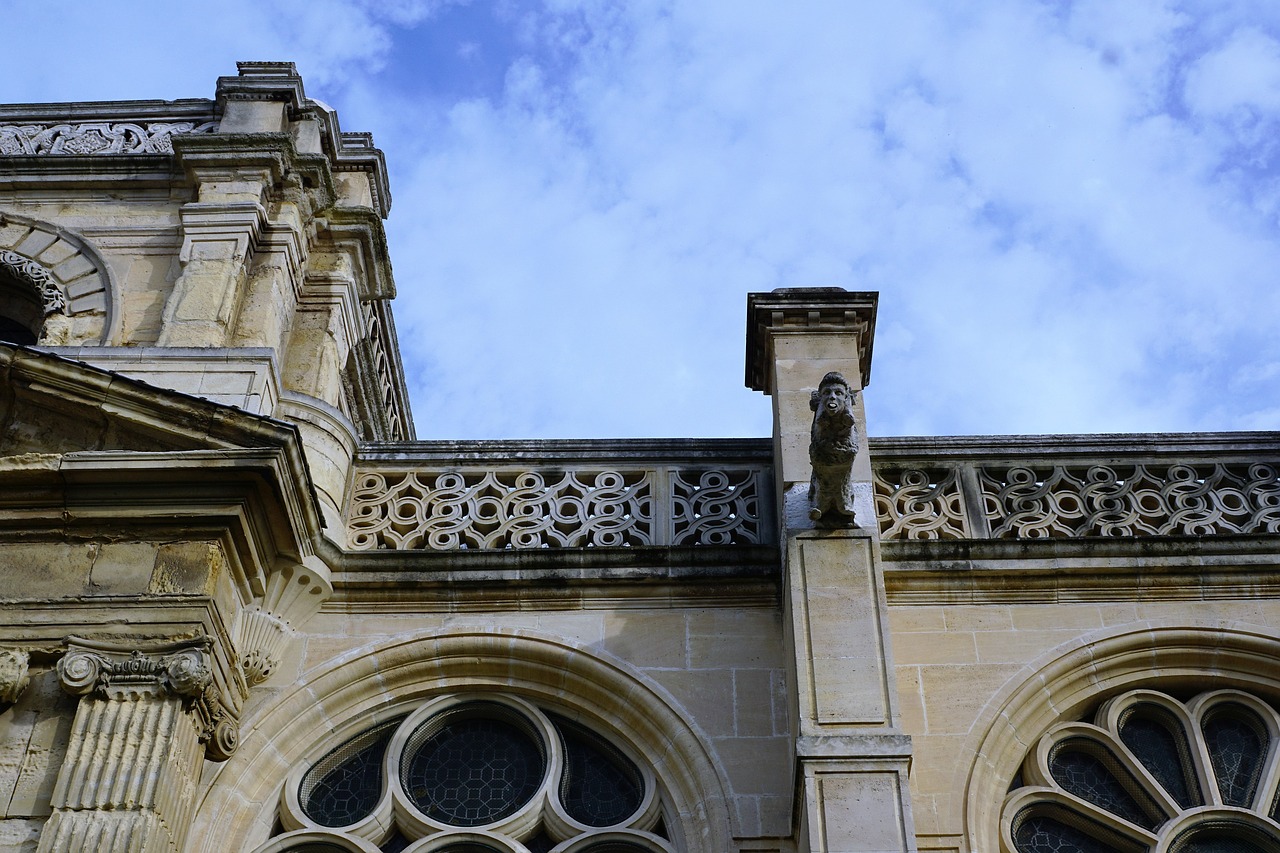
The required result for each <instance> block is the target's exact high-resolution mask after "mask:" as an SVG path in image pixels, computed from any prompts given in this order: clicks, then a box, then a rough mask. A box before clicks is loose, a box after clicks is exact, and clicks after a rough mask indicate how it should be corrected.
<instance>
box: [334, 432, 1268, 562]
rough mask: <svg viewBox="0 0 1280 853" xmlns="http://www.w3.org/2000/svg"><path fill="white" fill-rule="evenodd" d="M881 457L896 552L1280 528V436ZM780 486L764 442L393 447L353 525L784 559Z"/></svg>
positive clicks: (382, 534)
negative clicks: (977, 543)
mask: <svg viewBox="0 0 1280 853" xmlns="http://www.w3.org/2000/svg"><path fill="white" fill-rule="evenodd" d="M870 446H871V456H872V467H873V471H874V486H875V503H876V515H877V517H878V523H879V526H880V535H881V538H882V539H884V540H887V541H893V540H948V539H955V540H964V539H1043V538H1079V537H1116V538H1134V537H1146V536H1231V535H1253V534H1267V533H1277V532H1280V436H1277V435H1276V434H1272V433H1245V434H1239V433H1236V434H1231V435H1225V434H1221V435H1220V434H1196V435H1162V434H1156V435H1115V436H1090V435H1084V436H1051V437H1041V436H995V437H977V438H969V437H961V438H887V439H885V438H882V439H872V440H871V442H870ZM687 453H693V454H694V458H693V460H692V461H689V457H688V456H685V457H684V458H683V459H679V458H678V457H679V455H680V454H687ZM771 479H772V478H771V457H770V453H769V445H768V443H767V442H763V441H615V442H608V441H591V442H585V441H577V442H574V441H568V442H564V441H560V442H457V443H453V442H413V443H408V442H406V443H399V444H395V443H384V444H376V445H372V446H371V447H370V449H369V450H366V451H365V452H363V453H362V455H361V458H360V459H359V460H358V461H357V469H356V473H355V478H354V486H353V492H352V499H351V501H350V511H349V514H348V529H349V534H350V537H351V543H352V547H353V548H355V549H357V550H374V549H388V550H470V549H482V550H483V549H498V550H505V549H524V548H601V547H642V546H690V545H691V546H697V545H770V544H774V543H776V540H777V532H776V524H775V523H774V521H773V520H772V512H771V507H772V502H773V494H772V489H773V487H772V485H771Z"/></svg>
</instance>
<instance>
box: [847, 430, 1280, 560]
mask: <svg viewBox="0 0 1280 853" xmlns="http://www.w3.org/2000/svg"><path fill="white" fill-rule="evenodd" d="M871 453H872V460H873V468H874V472H875V483H874V485H875V501H876V515H877V516H878V519H879V524H880V536H881V538H882V539H884V540H930V539H933V540H945V539H1044V538H1078V537H1118V538H1135V537H1147V536H1232V535H1250V534H1267V533H1276V532H1278V531H1280V435H1277V434H1275V433H1233V434H1194V435H1165V434H1153V435H1107V436H1100V435H1080V436H993V437H983V438H937V439H935V438H912V439H881V440H879V441H873V442H872V444H871Z"/></svg>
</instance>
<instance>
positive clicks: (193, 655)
mask: <svg viewBox="0 0 1280 853" xmlns="http://www.w3.org/2000/svg"><path fill="white" fill-rule="evenodd" d="M58 676H59V678H60V680H61V682H62V686H63V689H64V690H66V691H67V692H68V693H71V694H72V695H77V696H81V697H82V698H81V700H80V704H79V706H78V708H77V709H76V715H75V720H74V722H73V723H72V728H71V737H70V740H69V742H68V745H67V754H66V759H65V761H64V763H63V765H62V769H61V771H60V772H59V774H58V781H57V784H56V785H55V787H54V792H53V798H52V806H53V814H52V816H51V817H50V818H49V821H48V823H47V824H46V825H45V827H44V830H43V832H42V833H41V836H40V844H39V847H38V851H39V853H72V851H84V850H93V851H95V853H126V851H128V853H171V851H177V850H180V849H182V845H183V841H184V837H185V835H186V828H187V826H188V824H189V822H190V818H191V810H192V807H193V805H194V803H195V795H196V786H197V783H198V781H199V777H200V770H201V767H202V765H203V760H204V758H205V757H206V755H207V756H208V757H209V758H213V759H225V758H227V757H228V756H229V755H230V754H231V752H233V751H234V749H235V745H236V736H237V729H236V721H235V719H234V718H233V717H232V716H231V714H230V713H229V712H228V710H227V709H226V708H225V707H224V706H223V704H222V701H221V697H220V696H219V695H218V692H217V690H216V688H215V687H214V686H213V675H212V672H211V669H210V657H209V643H208V641H207V640H203V639H202V640H190V641H185V642H179V643H171V644H166V645H158V646H151V647H149V648H145V649H143V648H124V647H120V646H114V645H107V644H103V643H95V642H90V641H88V640H78V639H75V638H72V639H71V640H69V641H68V651H67V653H66V655H65V656H64V657H63V658H62V660H61V661H59V663H58Z"/></svg>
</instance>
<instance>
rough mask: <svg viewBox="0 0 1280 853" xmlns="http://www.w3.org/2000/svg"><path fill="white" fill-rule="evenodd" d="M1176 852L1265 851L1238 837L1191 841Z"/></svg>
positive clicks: (1254, 852)
mask: <svg viewBox="0 0 1280 853" xmlns="http://www.w3.org/2000/svg"><path fill="white" fill-rule="evenodd" d="M1178 853H1267V851H1265V850H1263V849H1262V848H1261V847H1259V846H1258V845H1256V844H1254V843H1253V842H1252V841H1245V840H1243V839H1240V838H1205V839H1197V840H1195V841H1192V842H1191V843H1190V844H1188V845H1187V846H1186V847H1182V848H1179V850H1178Z"/></svg>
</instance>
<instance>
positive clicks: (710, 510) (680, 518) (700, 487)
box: [671, 470, 763, 545]
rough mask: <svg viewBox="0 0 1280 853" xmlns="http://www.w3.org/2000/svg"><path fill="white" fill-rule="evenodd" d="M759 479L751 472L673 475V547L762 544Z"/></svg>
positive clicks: (684, 473) (693, 472)
mask: <svg viewBox="0 0 1280 853" xmlns="http://www.w3.org/2000/svg"><path fill="white" fill-rule="evenodd" d="M760 493H761V488H760V476H759V474H758V472H756V471H752V470H738V471H719V470H712V471H673V472H672V474H671V520H672V528H673V529H672V537H671V544H673V545H754V544H757V543H759V542H761V541H763V534H762V531H761V518H760Z"/></svg>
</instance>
